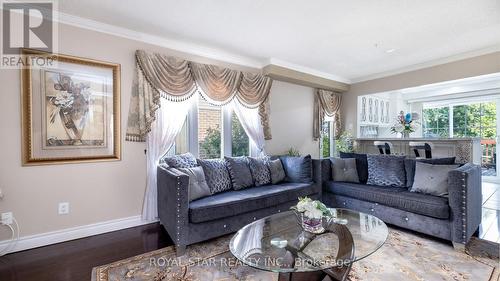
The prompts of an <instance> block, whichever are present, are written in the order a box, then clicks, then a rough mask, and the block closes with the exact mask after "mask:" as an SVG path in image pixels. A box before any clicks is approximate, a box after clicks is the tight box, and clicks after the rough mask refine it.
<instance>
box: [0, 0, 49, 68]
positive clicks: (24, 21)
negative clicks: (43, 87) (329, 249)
mask: <svg viewBox="0 0 500 281" xmlns="http://www.w3.org/2000/svg"><path fill="white" fill-rule="evenodd" d="M1 5H2V36H1V37H2V38H1V39H2V44H1V47H2V50H1V54H0V56H1V59H0V68H25V67H37V66H39V67H47V66H48V67H50V66H55V65H54V64H55V62H56V61H55V60H53V59H52V58H51V56H50V54H53V53H57V48H56V47H57V24H56V19H55V13H54V8H55V7H54V6H55V2H53V1H1ZM22 48H27V49H35V50H38V51H42V52H45V53H47V54H48V55H37V56H22V55H21V52H20V50H21V49H22Z"/></svg>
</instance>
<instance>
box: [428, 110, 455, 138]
mask: <svg viewBox="0 0 500 281" xmlns="http://www.w3.org/2000/svg"><path fill="white" fill-rule="evenodd" d="M449 113H450V108H449V107H439V108H426V109H424V110H423V126H422V127H423V133H424V137H442V138H447V137H449V136H450V125H449V123H450V116H449Z"/></svg>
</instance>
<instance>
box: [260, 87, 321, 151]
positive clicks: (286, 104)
mask: <svg viewBox="0 0 500 281" xmlns="http://www.w3.org/2000/svg"><path fill="white" fill-rule="evenodd" d="M270 102H271V119H270V124H271V129H272V134H273V139H272V140H270V141H267V142H266V152H267V153H269V154H282V153H283V152H285V151H286V150H288V149H289V148H290V147H294V148H295V149H298V150H299V151H300V153H301V154H302V155H306V154H311V156H312V157H313V158H317V157H318V156H319V142H318V141H313V139H312V132H313V129H312V125H313V120H312V119H313V112H312V109H313V102H314V96H313V89H312V88H309V87H304V86H299V85H295V84H290V83H286V82H281V81H274V82H273V87H272V88H271V100H270Z"/></svg>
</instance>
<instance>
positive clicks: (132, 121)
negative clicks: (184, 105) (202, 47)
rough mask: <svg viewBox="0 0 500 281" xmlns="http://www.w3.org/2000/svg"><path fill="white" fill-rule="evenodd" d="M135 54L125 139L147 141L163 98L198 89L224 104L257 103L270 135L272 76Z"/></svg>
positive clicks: (184, 95) (186, 95)
mask: <svg viewBox="0 0 500 281" xmlns="http://www.w3.org/2000/svg"><path fill="white" fill-rule="evenodd" d="M135 57H136V66H137V70H136V77H135V83H134V89H133V91H132V96H131V99H130V109H129V116H128V124H127V133H126V140H128V141H138V142H143V141H145V137H146V135H147V134H148V132H149V131H150V130H151V123H152V122H154V119H155V112H156V110H157V109H158V107H159V106H160V98H166V99H168V100H170V101H174V102H180V101H184V100H186V99H188V98H190V97H191V96H192V95H193V94H194V93H196V92H198V91H199V92H200V93H201V94H202V96H203V97H204V98H205V99H206V100H207V101H209V102H210V103H212V104H214V105H224V104H227V103H229V102H230V101H231V100H233V99H234V98H237V99H238V101H240V102H241V104H243V105H244V106H246V107H248V108H257V107H258V108H259V115H260V117H261V123H262V126H263V128H264V136H265V139H271V137H272V136H271V130H270V127H269V104H268V103H269V98H268V97H269V91H270V89H271V85H272V79H271V78H269V77H267V76H265V75H262V74H260V73H247V72H242V71H237V70H232V69H228V68H223V67H219V66H215V65H207V64H200V63H195V62H190V61H187V60H183V59H179V58H176V57H170V56H165V55H161V54H156V53H148V52H146V51H143V50H137V51H136V54H135Z"/></svg>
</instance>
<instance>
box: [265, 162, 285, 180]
mask: <svg viewBox="0 0 500 281" xmlns="http://www.w3.org/2000/svg"><path fill="white" fill-rule="evenodd" d="M268 165H269V170H270V171H271V183H272V184H277V183H279V182H281V181H284V180H285V177H286V174H285V169H283V164H281V160H280V159H275V160H271V161H269V163H268Z"/></svg>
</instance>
